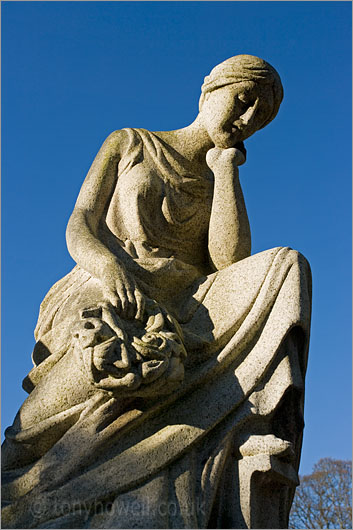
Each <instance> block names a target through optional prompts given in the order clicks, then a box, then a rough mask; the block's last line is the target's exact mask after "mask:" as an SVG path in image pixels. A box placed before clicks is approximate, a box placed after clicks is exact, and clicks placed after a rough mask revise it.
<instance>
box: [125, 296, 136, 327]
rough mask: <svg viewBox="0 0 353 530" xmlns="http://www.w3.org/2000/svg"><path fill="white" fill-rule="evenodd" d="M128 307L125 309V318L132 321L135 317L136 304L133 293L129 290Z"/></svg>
mask: <svg viewBox="0 0 353 530" xmlns="http://www.w3.org/2000/svg"><path fill="white" fill-rule="evenodd" d="M127 298H128V302H129V303H128V307H127V318H128V319H130V320H132V319H133V318H134V317H135V315H136V309H137V303H136V299H135V296H134V293H133V292H132V291H130V290H128V291H127Z"/></svg>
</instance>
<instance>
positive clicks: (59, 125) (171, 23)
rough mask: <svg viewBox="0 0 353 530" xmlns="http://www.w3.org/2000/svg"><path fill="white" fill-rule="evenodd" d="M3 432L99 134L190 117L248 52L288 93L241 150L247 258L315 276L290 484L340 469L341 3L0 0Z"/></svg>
mask: <svg viewBox="0 0 353 530" xmlns="http://www.w3.org/2000/svg"><path fill="white" fill-rule="evenodd" d="M1 4H2V431H3V430H4V428H6V427H7V426H8V425H10V424H11V423H12V421H13V418H14V416H15V414H16V412H17V410H18V408H19V407H20V405H21V403H22V402H23V400H24V399H25V397H26V394H25V392H24V391H23V390H22V389H21V381H22V379H23V378H24V377H25V375H26V374H27V373H28V371H29V370H30V369H31V367H32V363H31V358H30V356H31V351H32V348H33V345H34V338H33V330H34V327H35V324H36V320H37V316H38V310H39V305H40V303H41V301H42V299H43V297H44V296H45V294H46V292H47V291H48V289H49V288H50V287H51V286H52V284H53V283H54V282H55V281H56V280H58V279H59V278H61V277H62V276H64V275H65V274H66V273H67V272H69V270H70V269H71V268H72V266H73V265H74V262H73V260H72V259H71V257H70V256H69V254H68V251H67V249H66V243H65V228H66V223H67V221H68V218H69V216H70V214H71V212H72V209H73V207H74V204H75V200H76V197H77V194H78V191H79V189H80V186H81V184H82V182H83V179H84V177H85V174H86V173H87V171H88V169H89V166H90V164H91V163H92V160H93V158H94V156H95V154H96V153H97V151H98V149H99V147H100V145H101V143H102V142H103V141H104V139H105V137H106V136H107V135H108V134H109V133H110V132H111V131H113V130H115V129H120V128H123V127H143V128H146V129H150V130H152V131H153V130H156V131H158V130H170V129H175V128H178V127H183V126H185V125H188V124H189V123H191V121H193V120H194V118H195V117H196V113H197V103H198V98H199V95H200V86H201V84H202V81H203V78H204V76H205V75H207V74H208V73H209V71H210V70H211V68H212V67H213V66H215V65H216V64H218V63H219V62H221V61H223V60H225V59H226V58H228V57H230V56H232V55H237V54H239V53H248V54H253V55H257V56H260V57H262V58H264V59H266V60H268V61H269V62H270V63H271V64H273V66H275V68H276V69H277V70H278V72H279V73H280V75H281V78H282V82H283V85H284V91H285V97H284V101H283V104H282V106H281V109H280V112H279V114H278V116H277V118H276V119H275V121H274V122H272V123H271V124H270V125H269V126H268V127H266V128H265V129H264V130H262V131H260V132H258V133H257V134H256V135H255V136H254V137H252V138H250V139H249V140H248V141H247V142H246V147H247V150H248V160H247V163H246V164H245V165H244V166H242V167H241V170H240V171H241V173H240V174H241V182H242V186H243V190H244V195H245V199H246V203H247V208H248V214H249V218H250V223H251V228H252V239H253V253H256V252H259V251H262V250H265V249H268V248H272V247H275V246H290V247H292V248H295V249H297V250H299V251H300V252H302V253H303V254H304V255H305V256H306V257H307V259H308V260H309V262H310V264H311V267H312V272H313V319H312V337H311V346H310V353H309V365H308V372H307V379H306V381H307V391H306V409H305V421H306V428H305V435H304V444H303V452H302V463H301V469H300V471H301V473H304V474H306V473H309V472H310V471H311V468H312V465H313V464H314V463H315V462H316V461H317V460H318V459H319V458H321V457H326V456H329V457H333V458H340V459H350V458H351V418H352V414H351V3H350V2H339V1H337V2H336V1H335V2H330V1H328V2H321V1H317V2H316V1H315V2H306V1H303V2H302V1H300V2H291V1H290V2H281V1H278V2H277V1H276V2H267V1H264V2H252V1H250V2H237V1H235V2H232V1H230V2H212V1H211V2H178V1H176V2H104V1H103V2H31V1H29V2H6V1H5V2H1Z"/></svg>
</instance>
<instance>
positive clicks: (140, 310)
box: [135, 289, 145, 320]
mask: <svg viewBox="0 0 353 530" xmlns="http://www.w3.org/2000/svg"><path fill="white" fill-rule="evenodd" d="M135 299H136V304H137V311H136V317H135V318H136V319H137V320H142V319H143V315H144V312H145V298H144V296H142V294H141V293H140V291H139V290H137V289H136V291H135Z"/></svg>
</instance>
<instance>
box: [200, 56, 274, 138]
mask: <svg viewBox="0 0 353 530" xmlns="http://www.w3.org/2000/svg"><path fill="white" fill-rule="evenodd" d="M244 81H253V82H254V83H258V84H259V85H268V86H271V88H272V93H273V110H272V113H271V115H270V117H269V118H268V119H267V120H266V122H265V123H264V124H263V125H262V126H261V128H262V127H265V125H267V124H268V123H270V122H271V121H272V120H273V118H274V117H275V116H276V114H277V112H278V109H279V106H280V104H281V101H282V99H283V87H282V83H281V79H280V77H279V75H278V73H277V72H276V70H275V69H274V68H273V67H272V66H271V65H270V64H269V63H267V62H266V61H264V60H263V59H260V58H259V57H255V56H254V55H235V56H234V57H230V58H229V59H226V60H225V61H223V62H222V63H220V64H218V65H217V66H215V67H214V68H213V69H212V70H211V73H210V75H207V76H206V77H205V80H204V83H203V85H202V87H201V98H200V103H199V108H200V110H201V107H202V105H203V102H204V99H205V96H206V94H208V93H209V92H213V90H217V88H221V87H223V86H226V85H233V84H234V83H242V82H244Z"/></svg>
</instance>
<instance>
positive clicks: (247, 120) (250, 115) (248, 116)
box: [239, 98, 260, 125]
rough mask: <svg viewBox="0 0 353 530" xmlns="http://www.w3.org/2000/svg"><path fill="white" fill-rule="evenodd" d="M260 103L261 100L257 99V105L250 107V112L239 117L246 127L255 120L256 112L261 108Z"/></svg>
mask: <svg viewBox="0 0 353 530" xmlns="http://www.w3.org/2000/svg"><path fill="white" fill-rule="evenodd" d="M259 102H260V99H259V98H256V101H255V103H254V104H253V105H252V106H251V107H249V108H248V110H247V111H246V112H244V114H242V115H241V116H240V117H239V119H240V120H241V121H242V122H243V123H244V125H249V124H250V123H251V122H252V121H253V120H254V118H255V115H256V111H257V109H258V106H259Z"/></svg>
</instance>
